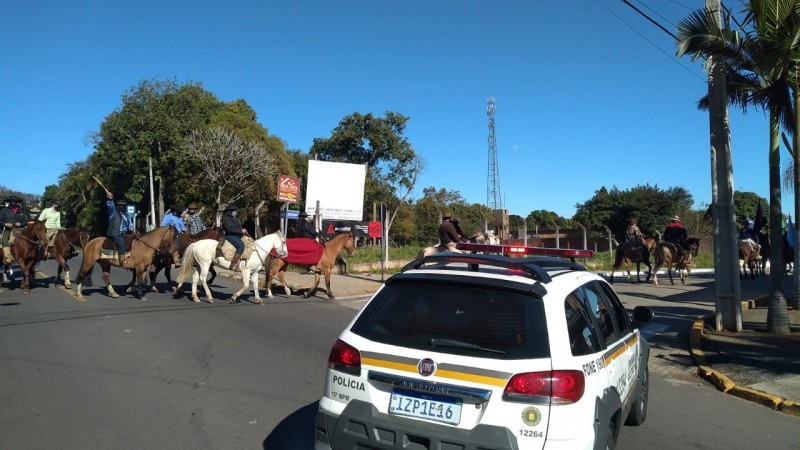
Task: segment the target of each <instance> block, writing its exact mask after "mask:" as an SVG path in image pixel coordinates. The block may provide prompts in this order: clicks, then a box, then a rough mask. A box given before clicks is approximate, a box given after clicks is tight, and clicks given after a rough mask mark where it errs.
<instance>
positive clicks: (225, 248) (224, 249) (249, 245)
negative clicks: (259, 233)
mask: <svg viewBox="0 0 800 450" xmlns="http://www.w3.org/2000/svg"><path fill="white" fill-rule="evenodd" d="M221 241H222V242H221V244H220V245H218V246H217V256H218V257H221V258H225V259H227V260H228V261H233V255H235V254H236V248H235V247H234V246H233V244H231V243H230V242H228V241H226V240H225V238H224V237H223V238H222V239H221ZM254 242H255V241H253V238H251V237H250V236H246V235H245V236H242V243H243V244H244V251H243V252H242V256H241V258H239V260H240V261H245V262H246V261H247V260H248V259H250V255H251V254H252V253H253V250H255V243H254Z"/></svg>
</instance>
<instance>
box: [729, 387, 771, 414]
mask: <svg viewBox="0 0 800 450" xmlns="http://www.w3.org/2000/svg"><path fill="white" fill-rule="evenodd" d="M729 393H730V394H731V395H734V396H736V397H739V398H743V399H745V400H750V401H751V402H756V403H760V404H762V405H764V406H767V407H770V408H772V409H778V406H780V405H781V403H783V399H782V398H780V397H778V396H775V395H770V394H767V393H766V392H761V391H759V390H756V389H751V388H749V387H744V386H736V385H734V386H733V389H731V390H730V392H729Z"/></svg>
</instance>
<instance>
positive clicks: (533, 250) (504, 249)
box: [456, 242, 594, 258]
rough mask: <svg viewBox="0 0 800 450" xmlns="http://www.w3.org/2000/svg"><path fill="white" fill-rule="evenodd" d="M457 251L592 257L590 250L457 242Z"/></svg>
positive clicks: (509, 254)
mask: <svg viewBox="0 0 800 450" xmlns="http://www.w3.org/2000/svg"><path fill="white" fill-rule="evenodd" d="M456 248H457V249H459V250H467V251H471V252H483V253H497V254H500V255H504V256H511V255H525V256H556V257H559V258H591V257H592V256H594V252H593V251H592V250H578V249H570V248H549V247H523V246H519V245H495V244H472V243H469V242H459V243H458V244H456Z"/></svg>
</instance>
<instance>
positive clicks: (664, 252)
mask: <svg viewBox="0 0 800 450" xmlns="http://www.w3.org/2000/svg"><path fill="white" fill-rule="evenodd" d="M679 245H680V247H679ZM699 249H700V238H697V237H694V236H692V237H689V238H688V239H686V240H685V241H683V242H681V243H680V244H676V243H673V242H669V241H660V242H659V241H657V240H656V239H655V238H652V237H649V238H646V239H645V242H644V245H641V244H639V243H638V242H632V241H626V242H623V243H621V244H619V245H618V246H617V249H616V252H615V255H614V265H613V266H612V268H611V279H610V282H611V283H612V284H613V283H614V272H616V271H617V270H619V269H620V268H621V267H622V265H623V264H625V270H626V272H627V274H628V281H629V282H630V281H632V277H631V267H632V266H633V265H634V264H635V265H636V281H637V282H640V283H641V281H642V280H641V278H640V276H639V274H640V269H641V265H642V264H644V265H646V266H647V278H645V282H648V281H650V277H651V276H652V277H653V285H654V286H658V271H659V270H661V268H666V272H667V275H668V276H669V282H670V283H671V284H675V281H674V279H673V278H672V274H673V268H674V270H675V272H677V273H678V274H679V276H680V280H681V283H683V284H686V277H687V276H688V274H689V272H690V271H691V268H692V258H694V257H697V252H698V251H699ZM651 255H652V256H653V258H654V260H655V265H654V266H651V264H650V256H651Z"/></svg>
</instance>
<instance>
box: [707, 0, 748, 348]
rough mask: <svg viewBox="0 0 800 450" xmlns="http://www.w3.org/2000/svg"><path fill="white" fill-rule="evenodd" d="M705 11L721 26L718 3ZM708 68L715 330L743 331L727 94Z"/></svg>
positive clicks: (717, 68)
mask: <svg viewBox="0 0 800 450" xmlns="http://www.w3.org/2000/svg"><path fill="white" fill-rule="evenodd" d="M706 10H707V11H709V12H710V14H712V17H713V19H714V20H716V21H717V23H718V24H719V23H721V16H720V0H706ZM708 65H709V67H710V70H709V72H708V100H709V105H708V118H709V124H710V131H711V211H712V216H713V219H712V224H713V227H714V287H715V291H716V308H715V329H716V330H717V331H722V330H726V331H733V332H736V333H738V332H740V331H742V302H741V300H742V292H741V286H740V285H739V267H738V264H737V259H738V258H737V255H736V254H734V251H733V249H735V248H737V246H736V227H735V225H734V214H735V208H734V203H733V163H732V161H731V140H730V128H729V127H728V93H727V88H726V86H725V73H724V72H723V70H722V65H721V64H714V61H712V60H711V57H709V60H708Z"/></svg>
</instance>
